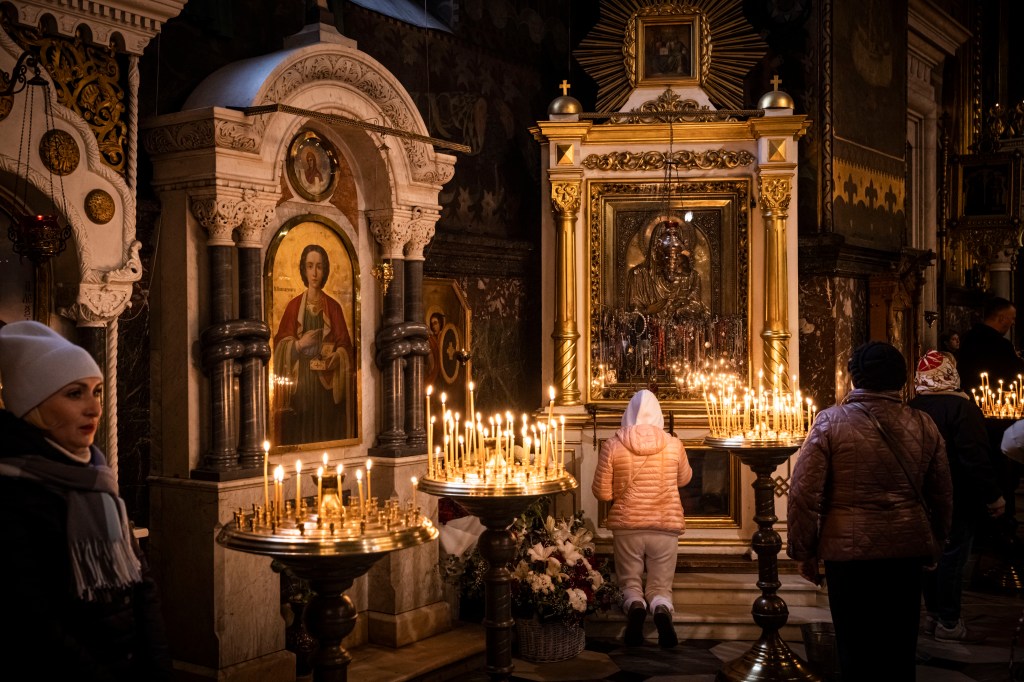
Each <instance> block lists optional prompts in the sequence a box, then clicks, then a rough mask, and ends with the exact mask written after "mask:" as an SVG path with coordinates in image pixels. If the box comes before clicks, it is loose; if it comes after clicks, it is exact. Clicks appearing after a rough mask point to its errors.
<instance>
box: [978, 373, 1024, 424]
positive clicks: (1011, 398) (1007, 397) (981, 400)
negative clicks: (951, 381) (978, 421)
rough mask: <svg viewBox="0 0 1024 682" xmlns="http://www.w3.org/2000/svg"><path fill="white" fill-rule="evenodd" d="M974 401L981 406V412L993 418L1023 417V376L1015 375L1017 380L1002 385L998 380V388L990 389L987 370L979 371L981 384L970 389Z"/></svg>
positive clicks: (1001, 381)
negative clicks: (1007, 384)
mask: <svg viewBox="0 0 1024 682" xmlns="http://www.w3.org/2000/svg"><path fill="white" fill-rule="evenodd" d="M971 396H972V397H973V398H974V402H975V403H976V404H977V405H978V407H980V408H981V412H982V414H984V415H985V416H986V417H992V418H995V419H1020V418H1021V417H1024V377H1022V376H1021V375H1020V374H1018V375H1017V380H1016V381H1013V382H1011V383H1010V385H1009V386H1003V380H1002V379H1000V380H999V385H998V388H996V389H995V390H993V389H992V385H991V384H990V383H989V380H988V372H982V373H981V386H979V387H978V388H972V389H971Z"/></svg>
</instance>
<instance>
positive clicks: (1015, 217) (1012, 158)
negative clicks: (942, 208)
mask: <svg viewBox="0 0 1024 682" xmlns="http://www.w3.org/2000/svg"><path fill="white" fill-rule="evenodd" d="M1021 168H1022V164H1021V159H1020V157H1019V156H1016V155H1014V154H1010V153H1005V152H993V153H988V154H968V155H964V156H961V157H959V158H958V159H957V160H956V162H955V163H954V174H955V177H954V182H955V184H954V187H955V191H954V212H953V215H954V216H955V220H956V227H958V228H971V227H982V228H987V227H993V228H998V227H1005V226H1009V224H1010V223H1013V222H1015V221H1019V220H1020V218H1021V215H1020V210H1021V209H1020V206H1021V184H1022V177H1021Z"/></svg>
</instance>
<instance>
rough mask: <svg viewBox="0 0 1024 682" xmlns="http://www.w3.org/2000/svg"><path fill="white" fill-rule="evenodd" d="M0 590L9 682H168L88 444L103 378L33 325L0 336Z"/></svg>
mask: <svg viewBox="0 0 1024 682" xmlns="http://www.w3.org/2000/svg"><path fill="white" fill-rule="evenodd" d="M0 386H2V393H0V394H2V396H3V405H4V407H5V409H4V410H0V518H4V519H6V520H7V524H6V527H5V532H4V541H5V558H4V560H3V561H2V562H0V584H4V585H7V587H8V589H7V601H6V606H7V608H8V609H9V611H8V612H9V613H12V614H17V616H16V618H17V627H16V628H13V629H10V628H8V634H7V635H5V636H4V638H3V641H2V643H0V654H2V658H3V660H4V669H5V672H9V673H11V674H12V675H13V677H12V678H11V679H75V680H118V681H120V680H124V681H128V680H142V679H146V680H168V679H170V658H169V656H168V654H167V648H166V645H165V642H164V633H163V626H162V621H161V617H160V611H159V602H158V600H157V596H156V587H155V584H154V583H153V581H152V580H151V579H150V578H149V575H148V570H147V568H146V566H145V558H144V557H143V555H142V552H141V550H140V549H139V547H138V545H137V543H136V542H135V540H134V537H133V536H132V533H131V527H130V524H129V522H128V516H127V514H126V512H125V506H124V502H123V500H121V498H120V496H119V494H118V487H117V479H116V477H115V475H114V473H113V472H112V471H111V469H110V468H109V467H108V466H107V464H106V459H105V457H104V456H103V453H102V452H100V451H99V449H98V448H96V447H95V446H94V445H93V439H94V438H95V437H96V430H97V429H98V428H99V423H100V416H101V415H102V413H103V373H102V372H101V371H100V368H99V366H98V365H97V364H96V361H95V360H93V358H92V356H90V355H89V353H88V352H87V351H86V350H85V349H83V348H80V347H79V346H76V345H74V344H73V343H71V342H69V341H68V340H66V339H65V338H64V337H62V336H60V335H59V334H57V333H56V332H55V331H53V330H52V329H50V328H49V327H47V326H46V325H43V324H40V323H38V322H32V321H23V322H13V323H11V324H8V325H5V326H3V327H0Z"/></svg>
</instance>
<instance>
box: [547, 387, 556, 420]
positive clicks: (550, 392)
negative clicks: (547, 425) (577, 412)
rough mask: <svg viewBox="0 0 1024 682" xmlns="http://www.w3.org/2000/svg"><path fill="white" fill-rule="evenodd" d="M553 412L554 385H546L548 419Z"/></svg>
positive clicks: (552, 415)
mask: <svg viewBox="0 0 1024 682" xmlns="http://www.w3.org/2000/svg"><path fill="white" fill-rule="evenodd" d="M554 414H555V387H554V386H548V421H551V420H553V419H554V418H555V417H554Z"/></svg>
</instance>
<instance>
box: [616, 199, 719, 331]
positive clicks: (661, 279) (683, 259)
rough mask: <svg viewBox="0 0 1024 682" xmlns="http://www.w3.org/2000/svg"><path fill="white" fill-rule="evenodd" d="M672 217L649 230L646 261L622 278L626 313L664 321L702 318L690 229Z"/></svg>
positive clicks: (704, 313) (704, 306) (704, 310)
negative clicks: (624, 285)
mask: <svg viewBox="0 0 1024 682" xmlns="http://www.w3.org/2000/svg"><path fill="white" fill-rule="evenodd" d="M686 215H687V220H686V221H685V225H684V223H683V222H680V221H679V220H678V219H676V218H674V217H669V218H665V219H662V220H659V221H658V223H657V224H656V225H655V226H654V229H653V230H651V237H650V240H649V241H648V242H647V249H646V258H644V260H643V261H641V262H640V263H637V264H636V265H634V266H633V267H631V268H630V269H629V272H628V273H627V275H626V287H625V290H626V291H625V298H626V300H625V303H626V310H631V311H632V310H636V311H639V312H641V313H643V314H645V315H659V316H662V317H666V318H681V317H706V316H707V315H708V314H709V310H708V306H707V304H706V303H705V302H704V296H703V290H702V283H701V277H700V273H699V272H697V270H696V269H695V268H694V267H693V242H694V236H693V233H694V230H693V227H692V226H691V225H690V222H689V219H691V218H692V214H690V213H687V214H686Z"/></svg>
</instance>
